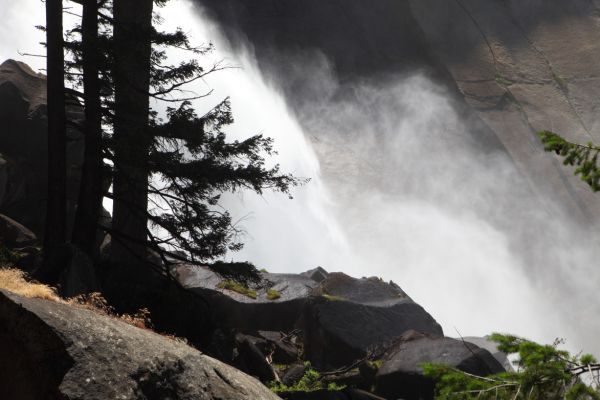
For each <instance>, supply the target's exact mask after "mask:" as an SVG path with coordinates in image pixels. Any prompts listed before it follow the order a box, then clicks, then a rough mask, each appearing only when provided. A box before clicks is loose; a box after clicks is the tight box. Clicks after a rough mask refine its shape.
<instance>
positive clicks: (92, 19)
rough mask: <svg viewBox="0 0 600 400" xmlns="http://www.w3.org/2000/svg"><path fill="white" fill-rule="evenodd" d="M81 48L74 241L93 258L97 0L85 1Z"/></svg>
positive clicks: (97, 190) (97, 167)
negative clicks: (81, 120)
mask: <svg viewBox="0 0 600 400" xmlns="http://www.w3.org/2000/svg"><path fill="white" fill-rule="evenodd" d="M82 46H83V49H82V51H83V86H84V102H85V124H84V135H85V153H84V161H83V170H82V174H81V186H80V191H79V199H78V202H77V213H76V215H75V225H74V227H73V235H72V242H73V243H74V244H75V245H77V246H78V247H79V248H80V249H81V250H83V251H84V252H86V253H87V254H88V255H90V256H92V255H93V253H94V250H95V245H96V233H97V231H98V221H99V219H100V212H101V209H102V197H103V195H104V193H103V190H102V189H103V158H102V109H101V102H100V78H99V76H98V73H99V71H98V69H99V68H98V65H99V63H100V60H99V54H98V51H99V47H98V2H97V0H83V18H82Z"/></svg>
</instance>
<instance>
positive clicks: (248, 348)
mask: <svg viewBox="0 0 600 400" xmlns="http://www.w3.org/2000/svg"><path fill="white" fill-rule="evenodd" d="M259 340H260V339H258V340H257V338H253V337H251V336H247V335H238V344H237V351H238V356H237V357H236V358H235V360H234V365H235V366H237V367H238V368H239V369H241V370H242V371H244V372H246V373H247V374H249V375H252V376H254V377H256V378H258V379H260V380H261V381H262V382H265V383H267V382H271V381H275V380H277V374H276V373H275V370H273V367H272V366H271V364H270V363H269V362H268V360H267V356H266V355H265V353H263V352H262V351H261V350H260V349H259V348H258V346H257V345H256V342H257V341H259Z"/></svg>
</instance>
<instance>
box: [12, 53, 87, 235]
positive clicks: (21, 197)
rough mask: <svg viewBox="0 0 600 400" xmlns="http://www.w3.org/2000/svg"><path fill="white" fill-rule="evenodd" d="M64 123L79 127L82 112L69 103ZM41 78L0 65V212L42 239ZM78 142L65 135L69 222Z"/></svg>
mask: <svg viewBox="0 0 600 400" xmlns="http://www.w3.org/2000/svg"><path fill="white" fill-rule="evenodd" d="M69 103H70V105H69V106H68V107H67V117H68V119H69V120H71V121H74V122H81V121H82V119H83V109H82V107H81V106H79V105H77V103H76V101H74V100H73V99H70V101H69ZM46 125H47V115H46V77H45V76H44V75H42V74H38V73H35V72H34V71H33V70H32V69H31V68H29V67H28V66H27V65H26V64H24V63H21V62H18V61H13V60H8V61H5V62H4V63H2V64H1V65H0V132H2V134H1V135H0V212H1V213H3V214H5V215H7V216H9V217H10V218H13V219H15V220H17V221H19V222H20V223H21V224H23V225H25V226H27V227H28V228H29V229H31V230H32V231H33V232H35V233H36V234H37V235H38V236H41V233H43V223H44V217H45V209H46V205H45V198H46V190H47V189H46V188H47V148H48V146H47V143H48V141H47V133H46ZM82 161H83V136H82V134H81V133H80V132H79V131H77V130H76V129H73V128H72V127H69V129H68V130H67V166H68V170H67V175H68V176H67V199H68V211H69V216H70V222H72V220H73V217H74V210H75V203H76V201H77V196H78V195H79V179H80V168H81V164H82Z"/></svg>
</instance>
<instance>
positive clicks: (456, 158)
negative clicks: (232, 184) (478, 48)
mask: <svg viewBox="0 0 600 400" xmlns="http://www.w3.org/2000/svg"><path fill="white" fill-rule="evenodd" d="M162 14H163V17H164V18H165V21H166V24H165V28H167V27H174V26H181V27H183V28H184V29H185V31H186V32H189V33H190V34H191V36H192V39H193V40H195V41H197V42H203V41H205V40H206V38H210V40H212V41H213V42H214V43H215V44H216V46H217V52H216V53H214V54H213V55H212V56H210V57H209V59H208V60H206V61H207V64H210V62H211V61H217V60H221V59H225V60H226V61H227V62H229V63H230V64H234V65H239V66H241V67H242V68H241V69H230V70H226V71H222V72H219V73H216V74H214V75H212V76H210V77H209V78H207V79H206V81H205V82H202V83H201V84H199V85H198V86H196V87H195V90H196V91H198V92H203V91H205V90H206V89H207V88H212V89H214V94H213V95H212V96H211V97H210V98H209V99H207V100H205V101H203V102H200V103H198V104H197V107H198V108H199V109H200V111H201V110H203V109H208V107H209V106H210V105H211V104H215V103H216V102H217V101H219V100H220V99H222V98H223V97H225V96H231V98H232V104H233V111H234V116H235V118H236V124H235V125H234V126H233V127H232V129H230V131H229V133H230V135H231V137H232V138H236V137H237V138H242V137H246V136H248V135H250V134H254V133H258V132H261V133H264V134H265V135H266V136H270V137H273V138H274V139H275V146H276V148H277V149H278V150H279V156H278V157H277V158H276V160H275V161H276V162H279V163H280V164H281V166H282V170H283V171H286V172H292V173H294V174H296V175H297V176H303V177H310V178H311V179H312V181H311V183H310V184H308V185H306V186H304V187H302V188H298V189H297V190H295V191H294V195H295V199H294V200H288V199H287V198H286V197H285V196H282V195H279V194H270V193H267V194H265V195H264V196H262V197H259V196H256V195H254V194H251V193H245V194H243V195H233V196H228V197H227V199H225V201H224V204H225V205H226V206H227V207H230V208H231V209H232V214H233V215H234V217H235V218H236V219H243V221H242V222H241V225H242V226H244V227H245V229H246V231H247V232H248V234H247V236H246V237H245V238H244V241H245V243H246V246H245V249H244V250H243V251H242V252H240V253H238V254H230V255H228V257H227V258H228V259H235V260H249V261H252V262H254V263H255V264H256V265H257V266H258V267H259V268H267V269H268V270H270V271H276V272H299V271H302V270H306V269H308V268H313V267H315V266H317V265H321V266H323V267H325V268H326V269H327V270H329V271H344V272H347V273H349V274H352V275H355V276H373V275H375V276H381V277H383V278H384V279H386V280H389V279H392V280H394V281H395V282H396V283H398V284H399V285H400V286H402V287H403V289H405V291H406V292H407V293H408V294H409V295H411V296H412V297H413V298H414V299H415V300H416V301H417V302H419V303H420V304H422V305H423V306H424V307H425V308H426V309H427V310H428V311H429V312H430V313H431V314H432V315H433V316H434V317H435V318H436V319H437V320H438V321H439V322H440V323H441V324H442V326H443V327H444V330H445V332H446V333H447V334H448V335H451V336H452V335H456V330H458V331H459V332H460V334H462V335H464V336H467V335H484V334H487V333H489V332H491V331H507V332H513V333H516V334H519V335H524V336H528V337H530V338H532V339H536V340H541V341H545V342H549V341H552V340H553V339H554V338H555V337H566V338H568V339H569V344H570V346H569V347H570V348H571V349H574V350H580V349H586V350H588V351H596V352H599V351H600V346H598V344H597V343H596V340H595V335H594V332H597V331H598V329H597V328H598V326H597V324H596V322H595V321H593V316H595V315H597V311H598V307H597V306H596V305H595V304H594V303H593V302H590V301H589V299H590V298H591V299H593V298H594V296H595V293H596V283H597V282H598V274H597V273H596V272H595V271H594V270H588V269H585V268H584V266H585V265H588V264H591V260H593V259H594V254H591V253H590V252H589V251H588V250H587V248H586V246H584V244H585V243H583V244H578V243H573V242H574V240H571V239H569V238H571V237H573V236H574V237H578V235H579V233H578V232H576V231H573V230H572V229H571V228H569V227H567V225H568V224H567V222H564V221H559V222H558V223H557V224H550V223H548V224H543V223H541V222H540V221H541V220H543V218H542V217H540V216H539V215H537V212H536V211H535V209H532V210H529V211H528V207H530V206H531V204H533V203H530V201H529V199H523V202H522V203H521V206H522V207H523V209H524V210H525V211H522V212H521V213H518V214H515V212H514V210H513V209H512V208H513V207H514V205H515V202H514V197H515V196H517V195H518V193H513V192H511V188H510V185H509V184H510V181H511V173H512V172H511V171H510V168H508V166H507V161H506V160H505V159H504V158H503V157H501V156H499V155H491V156H485V157H484V156H480V155H478V154H477V153H475V151H474V150H473V149H471V148H470V147H469V146H468V143H467V142H468V141H467V140H466V139H465V138H464V137H463V136H462V135H463V132H464V131H466V130H468V127H466V126H464V125H463V123H462V122H461V121H460V120H459V118H458V117H457V115H456V113H455V112H454V110H453V107H452V104H451V103H450V102H449V101H448V100H447V98H446V96H445V94H444V92H443V91H442V90H440V89H439V88H437V87H436V86H435V85H434V84H433V83H431V82H429V81H427V80H426V79H424V78H423V77H420V76H418V75H416V76H411V77H404V78H403V79H398V81H397V82H395V83H394V84H393V85H390V87H389V89H388V90H386V91H385V92H383V93H380V92H374V91H373V89H372V88H369V87H366V88H359V90H361V94H362V96H361V98H363V99H366V100H364V101H372V103H373V107H375V108H377V116H378V117H380V120H382V121H381V123H380V125H379V126H377V128H378V129H379V128H382V126H383V127H384V131H385V132H386V135H384V139H385V151H383V152H376V151H375V149H376V147H377V144H376V142H377V141H376V140H375V138H376V132H373V130H374V129H375V127H372V126H371V124H370V121H368V120H365V119H361V118H360V117H359V116H358V115H359V113H358V112H356V109H355V107H354V105H353V104H352V103H351V102H350V103H348V104H335V105H333V104H332V105H331V107H330V109H328V110H327V111H325V112H322V113H317V112H315V113H313V114H312V115H313V117H314V120H313V121H308V122H307V121H305V124H304V127H305V129H309V130H310V132H304V131H303V129H302V128H301V127H300V125H299V124H298V121H296V120H295V119H294V117H293V115H292V114H291V113H290V112H289V110H288V109H287V106H286V102H285V100H284V99H283V97H282V95H281V94H280V93H279V92H278V91H277V90H276V89H275V88H273V87H271V86H269V85H268V84H267V83H265V79H263V77H262V76H261V74H260V72H259V71H258V70H257V68H256V64H255V61H254V60H253V58H252V55H251V53H246V54H231V52H230V51H229V50H228V46H227V43H226V42H225V41H224V40H223V39H222V38H221V37H220V34H219V32H218V29H216V27H215V26H214V25H212V24H211V23H210V22H209V21H207V20H205V19H202V18H201V17H199V16H197V15H196V14H195V13H194V11H193V9H192V8H191V6H190V5H189V4H187V3H186V2H184V1H183V0H180V1H173V2H172V3H171V5H169V6H168V7H167V8H165V9H164V10H162ZM0 20H2V21H8V22H3V23H2V26H0V33H1V34H2V35H0V58H2V59H5V58H8V57H12V58H20V57H19V56H18V55H17V54H16V50H17V49H19V50H22V51H35V46H34V45H33V44H32V43H35V42H37V41H39V40H41V37H40V34H38V33H36V32H35V30H34V29H33V28H30V27H31V26H33V25H35V24H40V23H42V21H43V3H39V2H37V1H36V0H21V1H19V2H18V4H17V2H14V1H10V0H0ZM15 38H18V39H15ZM180 56H181V55H180V54H174V55H173V57H174V58H177V57H180ZM25 61H27V62H28V63H30V64H34V66H35V67H37V68H40V67H41V66H43V60H39V59H26V60H25ZM324 79H325V80H324V81H323V84H324V85H334V86H335V82H334V81H335V79H334V77H328V76H327V73H325V74H324ZM381 97H384V98H385V99H386V101H385V107H384V106H383V105H382V104H380V103H379V102H378V99H380V98H381ZM386 107H389V108H386ZM307 127H308V128H307ZM329 131H334V132H346V133H348V135H349V136H348V138H349V139H347V140H348V142H350V144H349V145H348V148H347V149H341V150H344V152H345V153H344V154H346V155H345V156H343V157H342V156H340V155H339V151H338V149H334V150H335V151H334V150H331V152H330V153H328V155H329V156H330V158H326V161H328V163H332V164H333V165H334V166H333V167H332V168H333V169H334V172H337V173H338V175H336V174H335V173H333V174H332V175H331V176H333V178H329V180H328V181H324V180H323V179H322V178H321V177H320V167H319V161H318V159H317V157H316V156H315V153H314V151H313V149H312V148H311V145H310V144H309V143H308V142H307V139H306V138H307V137H308V135H309V134H310V135H317V136H318V135H319V134H320V133H322V134H323V137H325V136H326V134H327V133H328V132H329ZM440 138H442V139H443V141H442V145H441V146H437V147H436V143H439V142H440ZM457 140H458V142H456V141H457ZM465 143H467V144H465ZM341 150H340V151H341ZM346 150H347V151H346ZM348 154H350V155H348ZM375 156H376V157H375ZM344 157H345V158H344ZM374 158H379V159H381V163H383V164H385V166H384V167H383V168H380V169H376V170H375V171H374V172H373V178H374V180H381V181H383V182H384V184H383V185H381V184H379V185H375V184H374V185H373V187H359V186H357V185H358V183H359V182H363V181H361V180H360V178H355V177H354V176H353V174H356V175H361V174H364V173H365V171H364V169H365V168H367V167H368V166H367V164H361V162H360V161H359V160H360V159H370V160H372V159H374ZM322 160H323V158H322ZM343 162H348V166H349V168H348V169H344V168H341V170H340V167H339V164H340V163H343ZM336 163H337V164H336ZM335 165H338V167H337V168H338V170H335V168H336V167H335ZM343 165H345V164H343ZM411 165H417V166H418V168H416V167H411ZM354 169H357V171H358V172H356V171H354ZM344 174H347V175H349V176H348V177H345V176H344ZM346 178H347V179H346ZM382 186H389V187H390V188H392V189H394V190H391V191H392V192H400V194H397V193H395V194H394V195H391V194H390V192H389V191H387V192H386V191H385V190H382V189H381V187H382ZM493 186H499V187H498V188H495V187H493ZM328 188H329V189H328ZM499 193H504V194H503V195H498V194H499ZM511 198H512V199H513V201H509V200H510V199H511ZM502 220H507V221H509V222H508V223H507V225H510V228H507V227H506V226H503V225H502V224H501V223H499V221H502ZM519 221H520V222H519ZM526 224H529V225H532V224H533V225H535V224H538V225H539V226H538V225H535V227H536V229H534V231H537V230H539V231H542V232H546V234H545V235H546V236H544V234H541V235H540V239H539V240H546V239H547V236H555V237H554V239H556V241H557V242H558V243H561V244H562V246H559V247H557V248H552V249H550V250H548V254H541V253H542V252H540V254H538V253H535V252H532V251H529V252H528V251H524V250H523V248H527V247H528V243H521V244H519V243H517V244H515V243H514V240H515V239H514V238H515V237H520V236H519V235H522V234H523V232H525V228H530V227H527V226H521V225H526ZM559 225H560V226H559ZM521 228H522V229H521ZM548 232H549V233H548ZM550 245H552V243H551V242H548V246H550ZM536 251H540V250H539V248H537V250H536ZM569 260H570V262H569ZM545 268H547V270H546V269H545Z"/></svg>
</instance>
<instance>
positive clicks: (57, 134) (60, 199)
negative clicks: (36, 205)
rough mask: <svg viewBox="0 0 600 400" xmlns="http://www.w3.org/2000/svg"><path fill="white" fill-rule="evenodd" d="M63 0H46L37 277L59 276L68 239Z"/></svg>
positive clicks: (45, 279) (50, 279)
mask: <svg viewBox="0 0 600 400" xmlns="http://www.w3.org/2000/svg"><path fill="white" fill-rule="evenodd" d="M62 14H63V4H62V0H47V1H46V48H47V58H46V62H47V74H48V79H47V98H48V198H47V209H46V224H45V233H44V264H43V266H42V268H40V270H39V271H38V274H37V278H38V279H39V280H41V281H44V282H50V281H53V280H54V279H55V275H56V271H55V270H56V268H55V267H56V266H54V265H52V261H51V260H52V254H53V252H56V251H57V249H58V248H59V247H60V246H61V245H63V244H64V243H65V240H66V214H67V211H66V112H65V86H64V68H63V67H64V49H63V22H62V21H63V18H62Z"/></svg>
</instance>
